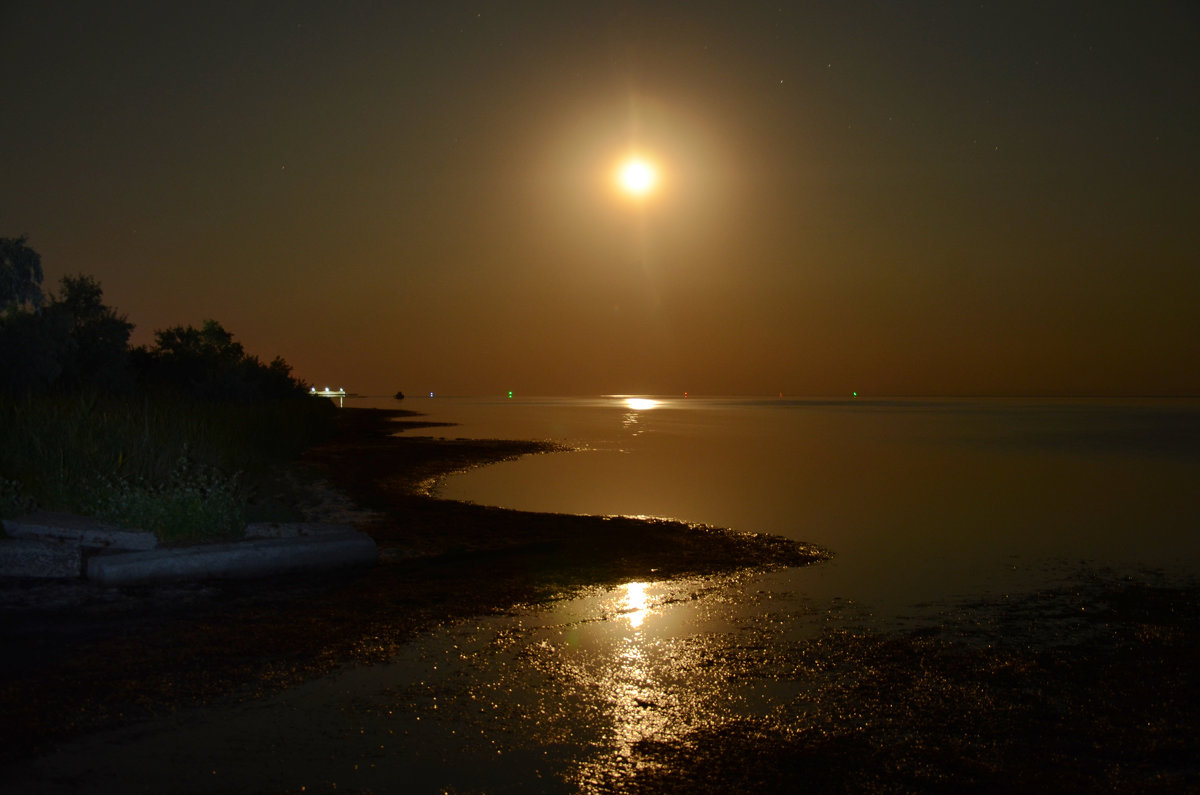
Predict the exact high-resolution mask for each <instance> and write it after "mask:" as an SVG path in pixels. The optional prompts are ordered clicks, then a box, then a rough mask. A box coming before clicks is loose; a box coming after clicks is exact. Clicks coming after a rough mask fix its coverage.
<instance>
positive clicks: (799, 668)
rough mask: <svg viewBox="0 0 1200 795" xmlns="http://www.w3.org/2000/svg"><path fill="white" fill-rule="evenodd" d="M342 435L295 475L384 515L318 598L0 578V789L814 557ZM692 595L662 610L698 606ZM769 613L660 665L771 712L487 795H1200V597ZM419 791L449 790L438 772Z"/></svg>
mask: <svg viewBox="0 0 1200 795" xmlns="http://www.w3.org/2000/svg"><path fill="white" fill-rule="evenodd" d="M342 420H343V421H344V423H345V425H344V427H343V429H342V434H341V435H340V436H339V437H338V439H337V440H336V441H335V442H334V443H331V444H329V445H326V446H324V447H321V448H318V449H316V450H312V451H310V452H309V454H308V455H307V456H306V457H305V463H306V465H308V466H312V467H315V468H316V469H317V471H319V472H324V473H326V474H327V476H328V477H329V479H330V480H331V481H332V482H333V483H334V484H335V485H336V486H338V488H340V489H342V490H343V491H344V492H345V493H346V494H348V495H350V496H351V497H352V498H353V499H354V501H355V502H356V503H357V504H358V505H359V506H361V507H364V508H368V509H371V510H373V511H376V512H377V514H376V515H375V516H374V517H373V518H367V517H361V525H360V527H361V529H365V530H367V531H368V532H370V533H372V535H374V536H375V537H376V539H377V541H378V542H379V545H380V548H381V551H382V561H381V564H380V565H379V566H378V567H376V568H375V569H372V570H371V571H369V572H358V573H346V574H344V575H341V576H338V577H331V578H324V579H321V580H306V579H295V578H292V579H280V580H275V581H272V582H269V583H262V582H258V583H241V584H230V585H222V586H216V585H211V584H208V585H195V586H178V587H175V588H172V589H143V590H136V589H128V590H125V591H121V592H113V591H103V592H101V591H96V590H89V589H87V588H86V587H85V586H77V587H76V591H75V592H73V593H65V594H64V593H62V592H61V589H60V591H59V592H58V594H57V596H56V597H55V598H58V599H59V600H60V601H61V605H60V606H59V607H57V608H49V609H31V608H29V607H28V606H26V607H20V606H18V605H17V603H18V602H19V600H18V599H16V598H15V597H14V596H13V590H14V588H15V586H14V585H12V584H9V585H8V586H7V587H6V589H5V591H6V595H7V596H6V603H7V604H9V605H10V607H9V608H8V609H7V610H5V612H4V614H3V615H4V625H3V637H2V638H0V640H2V641H3V649H4V650H3V652H0V662H2V666H3V667H2V668H0V682H3V685H2V686H0V687H2V690H0V710H2V713H0V714H3V715H4V716H5V718H4V722H3V736H2V737H0V739H2V740H3V742H2V743H0V749H3V750H0V754H2V756H0V777H2V774H3V771H4V767H3V766H4V765H6V764H8V765H15V764H16V763H17V761H18V760H20V758H21V757H23V756H26V755H28V754H30V753H36V752H43V751H48V750H50V749H52V748H53V747H54V746H55V745H57V744H59V743H61V742H63V741H64V740H67V739H69V738H71V737H74V736H80V735H85V734H88V733H92V732H95V731H98V730H102V729H108V728H112V727H116V726H122V725H131V724H137V723H138V722H141V721H145V720H149V719H153V718H155V717H161V716H166V715H171V714H174V713H177V712H182V711H186V710H188V709H189V708H191V707H196V706H198V705H213V706H220V705H229V704H231V703H236V702H245V701H250V700H252V699H254V698H256V697H258V696H262V695H265V694H270V693H273V692H279V691H281V690H283V689H286V688H292V687H294V686H297V685H299V684H300V683H302V682H304V681H306V680H314V679H316V678H318V677H321V676H322V675H324V674H327V673H330V672H332V671H334V670H335V669H339V668H343V669H344V668H347V667H351V666H356V665H362V664H373V663H386V662H387V661H389V660H392V659H394V658H395V657H396V656H397V654H398V653H399V652H400V651H401V650H402V649H403V648H404V647H405V644H406V641H408V640H410V639H412V638H414V637H415V636H416V635H417V634H419V633H424V632H426V631H428V630H430V629H431V628H435V627H444V626H447V625H449V624H451V623H452V622H454V621H456V620H458V619H464V618H468V617H472V616H479V615H485V614H490V613H503V612H506V611H509V610H510V609H511V608H512V607H513V606H514V605H530V604H534V605H536V604H541V603H547V602H550V601H552V600H553V599H555V597H556V596H558V595H560V594H563V593H567V592H572V591H573V590H574V589H576V588H578V587H584V586H590V585H615V584H619V583H624V582H629V581H634V580H637V581H648V580H654V581H665V580H672V579H673V578H675V579H677V581H680V582H685V580H686V578H692V579H693V580H695V579H699V580H704V578H714V577H715V576H717V575H719V574H720V573H724V574H726V575H729V574H732V573H735V572H737V571H738V570H746V569H750V570H753V569H769V568H771V567H775V566H791V565H802V564H806V563H810V562H813V561H816V560H818V558H819V554H818V552H817V551H816V550H813V549H809V548H805V547H802V546H798V545H795V544H793V543H792V542H788V541H786V540H783V539H777V538H770V537H748V536H743V535H739V534H732V533H726V532H723V531H719V530H711V529H700V528H690V527H687V526H684V525H680V524H676V523H670V522H657V521H652V522H645V521H639V520H632V519H604V518H600V517H571V516H554V515H538V514H526V513H520V512H515V511H504V510H498V509H491V508H486V507H481V506H473V505H466V504H460V503H446V502H442V501H438V500H435V499H432V498H430V497H428V496H427V495H426V494H425V493H424V489H425V488H426V487H427V486H428V484H429V483H430V482H431V480H432V479H435V478H436V477H438V476H439V475H441V474H443V473H445V472H448V471H453V470H456V469H461V468H464V467H469V466H477V465H481V464H484V463H487V462H489V461H495V460H499V459H503V458H506V457H509V456H513V455H523V454H533V453H538V452H540V451H543V450H546V449H548V448H547V447H545V446H543V445H540V444H537V443H522V442H516V443H510V442H486V441H485V442H479V441H467V440H439V439H434V438H430V437H421V436H419V434H420V433H423V432H424V431H422V430H421V429H422V427H426V428H427V427H428V426H427V425H423V424H422V423H421V421H420V420H419V419H415V418H412V417H403V416H397V415H395V414H389V413H386V412H372V411H367V410H357V411H354V412H351V411H347V412H345V413H344V414H343V415H342ZM396 422H399V423H400V424H402V425H403V426H404V427H405V433H404V435H403V436H401V437H400V438H398V439H396V438H391V437H390V436H389V433H390V430H392V429H391V428H390V427H389V425H390V424H393V423H396ZM431 432H436V433H438V434H446V435H451V434H452V433H453V430H452V429H438V430H437V431H431ZM283 496H285V495H283V494H281V495H280V497H281V498H282V497H283ZM293 497H294V498H296V499H303V498H304V495H303V494H301V493H299V492H298V493H296V494H294V495H293ZM817 565H820V564H819V563H817ZM682 587H683V590H682V591H681V592H680V595H679V596H678V597H671V598H672V599H675V598H680V599H687V598H693V599H695V598H697V597H695V596H694V595H693V596H691V597H689V596H688V594H687V592H688V591H689V590H690V589H691V588H692V586H691V585H689V584H685V585H683V586H682ZM80 589H82V590H80ZM25 593H26V594H27V593H28V591H27V590H26V592H25ZM42 593H44V594H46V595H47V597H49V596H52V595H54V593H55V591H54V588H53V587H49V588H46V589H45V590H44V591H43V592H42ZM700 599H701V600H702V599H703V597H700ZM762 607H763V609H762V611H761V618H760V619H754V620H750V621H748V622H746V623H744V624H743V625H741V626H739V627H737V628H736V630H735V631H730V632H726V633H718V634H714V635H713V636H712V637H711V638H709V639H707V640H706V641H705V645H704V646H703V648H697V649H694V650H692V653H689V651H688V647H687V642H686V641H681V642H680V643H679V644H676V645H675V646H672V647H670V648H672V649H673V650H674V652H673V653H672V654H670V655H666V657H664V658H663V659H656V660H647V664H654V665H658V666H663V667H664V671H666V672H667V673H671V674H672V675H677V676H682V677H684V678H686V676H687V675H689V671H690V672H691V674H696V673H697V672H699V673H701V674H702V675H703V677H704V678H705V679H707V680H708V681H711V682H718V683H720V685H719V687H720V688H721V689H729V690H734V689H736V688H738V687H739V686H742V685H747V686H750V687H751V688H754V687H763V688H767V689H772V690H774V691H777V692H779V693H783V694H785V695H784V696H782V697H780V698H779V699H777V700H776V701H775V702H773V703H774V706H773V707H772V708H770V709H767V710H764V711H762V713H761V714H731V713H730V714H727V713H721V712H709V713H705V714H703V715H700V716H698V717H696V719H695V720H694V721H692V722H688V721H683V722H681V723H678V725H676V726H675V728H674V729H673V730H671V731H662V732H659V733H657V734H654V733H651V734H650V735H648V736H644V737H637V738H634V739H633V740H632V741H631V742H630V744H629V746H628V747H627V748H626V749H624V752H623V753H621V754H618V755H614V756H611V757H610V758H607V759H606V760H605V761H604V763H603V764H601V765H598V766H597V765H593V766H591V767H590V768H589V767H587V766H584V767H583V773H579V772H578V771H577V772H576V774H575V777H574V778H570V779H564V780H560V781H558V782H557V783H554V784H553V786H551V785H549V784H547V782H546V781H539V782H538V786H532V785H533V783H534V782H533V781H532V780H523V779H518V780H505V781H496V782H494V784H495V788H496V789H504V788H509V789H514V790H516V789H521V788H522V787H523V786H524V787H532V788H533V789H538V790H541V791H573V790H585V791H605V792H609V791H612V792H676V791H689V792H693V791H702V792H724V791H738V790H743V789H744V790H753V791H779V792H782V791H795V790H796V789H797V788H802V789H806V790H811V791H817V792H846V791H855V792H857V791H873V792H909V791H927V790H938V789H945V790H953V791H963V790H972V791H989V792H994V791H1013V792H1016V791H1094V790H1108V791H1160V792H1180V791H1200V717H1198V716H1197V714H1196V710H1194V708H1193V706H1192V705H1194V704H1195V703H1197V702H1198V701H1200V676H1198V674H1197V665H1196V664H1197V662H1200V589H1198V588H1197V587H1195V586H1194V585H1190V584H1178V583H1175V584H1165V583H1148V582H1144V581H1135V580H1131V579H1128V578H1118V577H1114V576H1107V575H1096V574H1086V573H1081V574H1080V575H1079V576H1078V577H1077V578H1076V581H1075V582H1074V583H1073V584H1072V585H1070V586H1068V587H1057V588H1054V589H1047V590H1045V591H1042V592H1039V593H1034V594H1030V595H1026V596H1021V597H1013V598H1008V599H1003V600H999V601H992V602H979V603H972V604H962V605H958V606H956V607H955V608H954V609H953V610H950V611H948V612H946V613H944V614H942V615H941V617H940V618H939V619H937V620H936V621H932V622H928V623H926V624H924V625H921V626H917V627H916V628H912V627H907V628H903V629H901V628H897V629H895V630H894V631H884V630H880V629H878V628H875V629H864V628H862V627H856V626H854V625H853V624H852V623H846V622H837V621H831V622H829V623H828V625H827V628H826V629H825V631H823V632H820V633H819V634H817V635H816V636H805V637H791V638H789V637H784V636H780V635H779V633H778V626H779V625H780V624H787V623H789V622H791V621H793V620H795V621H799V620H801V618H802V617H801V616H798V615H797V616H792V615H789V614H787V613H786V612H785V613H779V612H772V610H775V608H768V606H767V605H765V604H764V605H763V606H762ZM754 612H757V611H752V613H754ZM809 618H811V616H810V617H809ZM543 648H544V649H545V650H544V651H540V650H542V649H543ZM566 651H567V650H566V649H565V648H560V647H553V646H552V645H547V644H545V643H542V642H539V643H536V644H534V643H531V644H530V645H529V646H528V647H527V649H526V651H524V652H522V655H523V656H522V657H521V658H520V659H522V660H523V661H524V665H525V666H526V667H527V668H528V669H529V670H535V669H544V670H545V671H546V672H547V673H549V674H551V675H552V676H553V677H556V678H560V677H559V674H560V673H561V672H559V671H558V666H561V665H563V664H564V663H563V659H564V654H565V653H566ZM481 664H482V663H481ZM512 667H513V666H511V665H509V666H508V668H509V669H511V668H512ZM485 670H489V673H488V674H487V675H488V676H498V674H496V673H495V672H494V671H491V670H490V669H485ZM503 675H504V676H517V674H515V673H511V672H510V673H506V674H503ZM509 684H510V683H506V682H501V684H500V685H499V686H500V687H507V686H508V685H509ZM672 698H679V699H681V700H683V699H685V695H684V694H672V693H670V692H669V691H663V692H661V693H658V694H657V695H655V696H654V697H653V698H640V699H635V700H634V701H633V702H631V704H630V705H628V706H629V709H630V710H632V711H633V713H635V714H639V715H644V716H652V715H654V714H655V713H656V712H661V713H663V714H666V713H667V712H668V711H669V710H670V709H672V705H671V704H669V703H667V702H668V701H669V700H670V699H672ZM418 701H419V700H414V706H413V707H412V708H411V711H412V712H413V714H414V716H415V718H416V719H417V720H419V719H420V714H421V709H429V708H433V709H436V706H433V707H430V706H429V705H428V704H427V705H426V706H425V707H421V706H419V705H417V704H418ZM462 701H464V703H465V700H462ZM441 703H442V704H443V709H444V707H445V705H446V702H445V699H443V700H442V702H441ZM451 703H453V701H451ZM676 707H678V705H676ZM567 720H569V719H567ZM578 728H579V727H576V729H571V730H572V731H574V730H577V729H578ZM447 758H451V757H449V756H448V757H447ZM427 772H428V771H427ZM429 775H431V776H433V778H432V779H430V780H429V783H431V784H435V783H437V778H436V770H435V771H433V772H432V773H430V774H429ZM443 786H444V782H443ZM481 788H482V789H484V790H485V791H486V790H487V789H491V787H487V786H485V787H481ZM235 791H238V790H236V788H235ZM250 791H255V790H250ZM433 791H437V790H436V787H434V788H433Z"/></svg>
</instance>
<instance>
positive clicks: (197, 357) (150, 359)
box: [135, 320, 304, 400]
mask: <svg viewBox="0 0 1200 795" xmlns="http://www.w3.org/2000/svg"><path fill="white" fill-rule="evenodd" d="M154 336H155V344H154V347H153V348H150V349H145V348H141V349H138V350H137V351H135V360H136V362H137V363H138V367H139V369H140V370H141V372H142V374H143V378H144V379H145V380H146V381H147V382H149V383H151V384H157V385H159V386H167V387H171V388H174V389H180V390H182V391H184V392H186V393H188V394H190V395H192V396H193V397H199V398H204V399H207V400H262V399H270V398H283V397H293V396H298V395H302V394H304V385H303V384H302V383H300V382H299V381H297V380H296V379H295V378H293V377H292V375H291V372H292V368H291V366H290V365H288V363H287V362H285V361H284V360H283V359H281V358H279V357H276V358H275V359H274V360H273V361H272V362H271V363H270V364H266V365H264V364H263V363H262V362H261V361H259V360H258V358H257V357H255V356H250V355H248V354H247V353H246V351H245V349H243V348H242V345H241V343H239V342H236V341H235V340H234V339H233V335H232V334H230V333H229V332H228V331H226V330H225V328H224V327H223V326H222V325H221V324H220V323H218V322H217V321H215V320H206V321H205V322H204V325H203V326H201V327H200V328H195V327H194V326H174V327H172V328H168V329H163V330H160V331H156V332H155V333H154Z"/></svg>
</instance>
